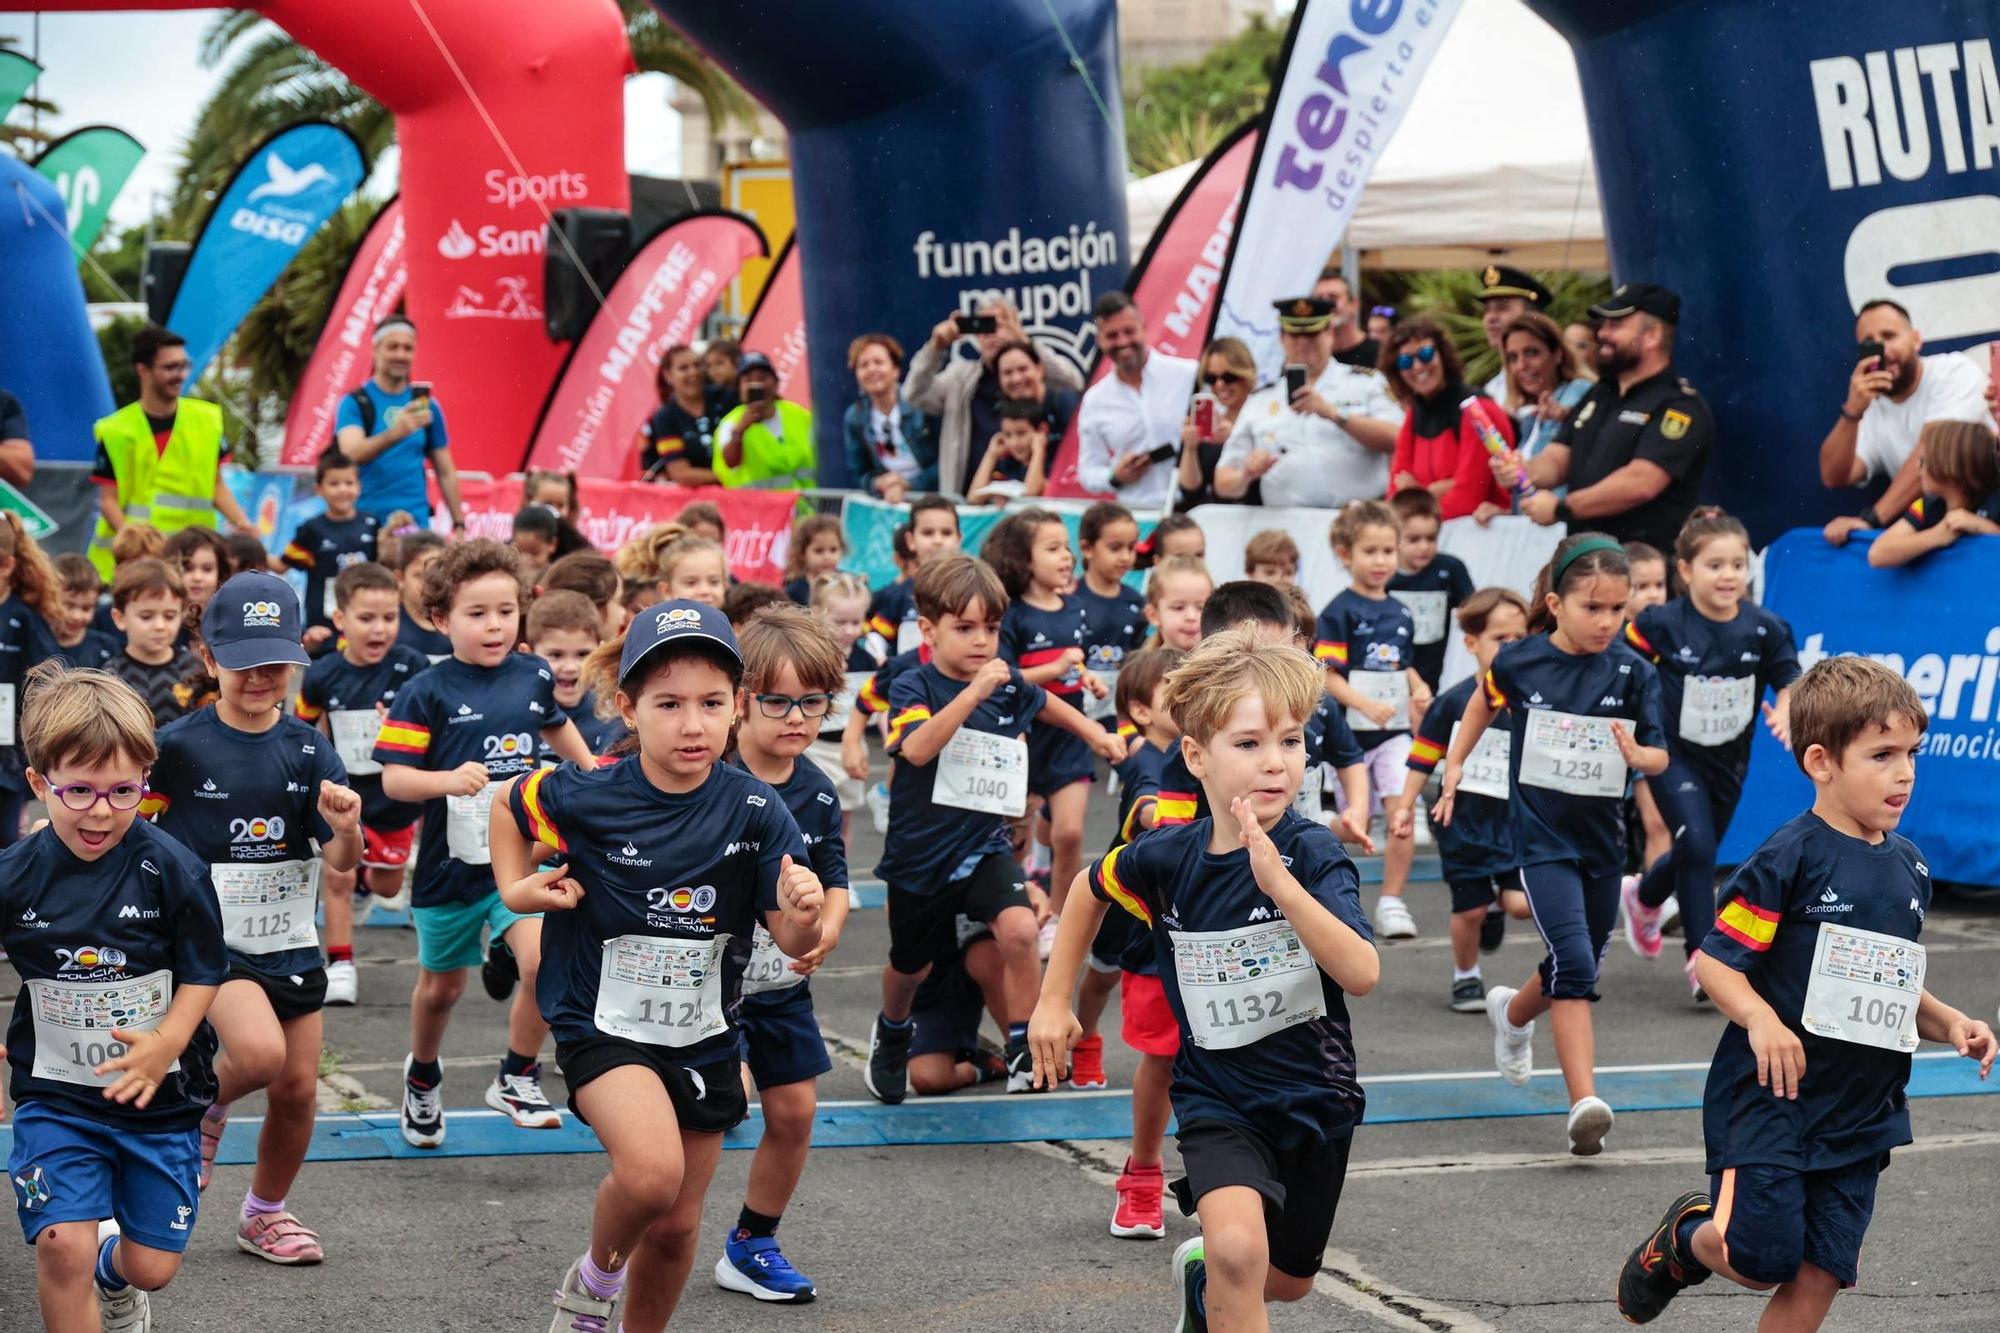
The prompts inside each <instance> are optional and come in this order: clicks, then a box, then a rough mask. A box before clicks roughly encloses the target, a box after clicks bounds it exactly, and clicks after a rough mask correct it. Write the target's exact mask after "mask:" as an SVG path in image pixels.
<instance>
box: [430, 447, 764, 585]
mask: <svg viewBox="0 0 2000 1333" xmlns="http://www.w3.org/2000/svg"><path fill="white" fill-rule="evenodd" d="M521 483H522V477H521V475H520V474H519V473H515V474H514V475H512V476H507V477H491V478H489V477H484V476H480V475H477V474H472V473H460V474H459V493H460V495H461V497H462V498H463V499H464V501H465V532H464V534H463V535H465V536H469V537H491V538H492V539H493V540H494V541H500V542H504V541H507V540H509V539H511V538H512V537H513V535H514V515H515V514H517V513H519V512H520V509H521V501H522V490H521ZM576 490H577V509H578V513H577V524H576V526H577V529H578V531H580V532H582V533H583V535H584V536H586V537H588V538H589V539H590V543H591V545H593V546H595V547H597V548H598V549H599V550H601V551H603V552H604V553H605V554H606V555H610V554H611V553H612V552H614V551H616V550H617V549H618V548H619V547H620V546H623V545H624V544H625V543H626V541H627V540H629V539H630V538H631V537H632V536H633V534H635V533H638V532H641V531H643V530H645V529H646V528H650V527H652V526H653V525H654V524H655V523H664V522H666V521H667V520H668V519H671V518H672V517H674V515H676V514H678V513H680V512H681V510H683V509H685V508H687V507H688V506H689V505H691V504H693V503H694V502H695V501H697V500H707V501H709V502H710V503H711V504H713V505H715V506H716V507H717V508H718V509H720V510H721V511H722V522H723V526H724V527H725V528H726V529H727V531H728V535H727V536H726V537H725V538H724V540H723V553H724V554H725V555H726V556H727V557H728V560H729V572H730V573H731V574H733V575H735V576H736V577H737V578H738V579H741V580H744V581H746V582H757V583H775V584H782V583H783V582H784V581H785V572H784V571H785V557H786V556H787V555H788V554H790V552H791V548H792V521H793V519H794V518H796V517H797V513H798V510H797V504H798V498H799V497H798V492H796V491H757V490H725V489H723V488H722V487H720V486H665V485H654V484H652V483H650V482H632V481H614V480H610V479H606V478H602V477H578V478H577V485H576ZM431 512H432V513H433V514H436V515H438V516H439V520H438V521H439V523H440V524H442V523H444V522H445V521H446V520H445V519H444V517H443V516H444V502H443V500H442V499H441V498H440V497H439V496H438V493H437V482H436V480H435V479H433V480H432V482H431Z"/></svg>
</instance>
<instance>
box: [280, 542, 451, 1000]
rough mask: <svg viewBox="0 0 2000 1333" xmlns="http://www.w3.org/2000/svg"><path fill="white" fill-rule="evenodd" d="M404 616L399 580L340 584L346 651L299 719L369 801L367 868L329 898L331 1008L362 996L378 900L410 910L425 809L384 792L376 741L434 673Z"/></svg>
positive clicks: (332, 881) (379, 577)
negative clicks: (409, 690) (366, 925)
mask: <svg viewBox="0 0 2000 1333" xmlns="http://www.w3.org/2000/svg"><path fill="white" fill-rule="evenodd" d="M400 614H401V608H400V606H399V603H398V593H397V589H396V576H395V575H394V574H391V573H390V572H389V571H388V570H387V569H384V568H383V567H382V566H381V565H378V564H373V563H371V562H367V561H364V562H363V563H361V564H358V565H349V566H348V567H347V568H346V569H343V570H341V571H340V573H339V574H338V575H337V576H335V578H334V580H333V628H334V630H335V631H336V633H337V634H338V636H339V637H338V640H337V642H338V643H339V648H338V649H337V650H336V651H334V652H330V653H321V654H320V655H319V657H318V658H317V659H315V660H314V662H313V664H312V665H311V666H309V667H307V668H306V673H305V676H304V677H303V678H302V679H301V680H300V682H299V695H298V698H297V699H296V700H295V701H294V702H293V704H292V712H293V713H294V714H295V715H296V716H297V717H298V719H299V720H300V721H301V722H304V723H306V724H308V725H310V726H314V727H317V728H319V729H320V731H321V732H323V733H325V735H326V737H327V739H329V740H331V741H332V742H333V748H334V751H335V752H336V753H337V754H339V756H340V762H341V763H342V764H343V765H344V766H345V767H346V769H347V785H348V786H350V787H352V788H353V789H354V790H355V791H356V792H357V793H359V794H360V796H361V869H360V871H359V873H358V874H357V873H356V872H355V871H353V870H336V869H334V868H333V867H332V866H331V865H329V866H328V867H327V869H326V873H325V876H324V881H323V882H324V892H322V894H321V895H320V898H321V902H322V903H323V905H324V910H325V913H326V932H325V942H326V1002H327V1003H328V1004H338V1005H349V1004H353V1003H355V1002H356V1000H357V999H359V997H360V978H359V976H358V975H357V973H356V972H355V968H354V922H355V916H356V909H357V898H358V900H359V905H360V906H361V907H363V908H367V907H372V906H373V903H372V901H371V897H372V898H380V899H381V900H383V902H385V903H389V904H392V905H393V904H400V905H402V906H405V907H407V906H408V905H409V895H408V893H407V892H406V891H405V889H404V887H403V874H404V872H405V871H407V870H408V869H409V867H410V851H411V849H412V848H413V847H414V846H415V845H416V839H417V819H418V818H419V816H421V815H422V814H423V810H422V809H421V808H420V807H418V806H416V805H413V804H411V803H409V802H407V801H393V800H390V799H389V797H388V795H387V794H386V793H385V792H383V790H382V765H380V764H379V763H377V762H375V742H376V739H377V737H378V735H379V734H380V732H381V730H382V718H383V716H384V715H385V714H386V712H387V710H388V707H389V705H390V704H392V703H394V702H395V701H396V696H397V694H399V693H401V691H402V690H403V688H404V687H405V686H407V685H408V684H409V683H410V682H411V681H412V680H415V679H416V678H417V676H418V675H420V674H421V673H422V672H424V671H426V670H428V669H429V667H430V664H431V662H430V659H429V658H428V657H425V656H424V655H423V654H422V653H420V652H418V651H417V650H416V649H415V648H412V647H410V646H409V645H407V644H403V643H398V642H397V641H396V625H397V618H398V616H399V615H400Z"/></svg>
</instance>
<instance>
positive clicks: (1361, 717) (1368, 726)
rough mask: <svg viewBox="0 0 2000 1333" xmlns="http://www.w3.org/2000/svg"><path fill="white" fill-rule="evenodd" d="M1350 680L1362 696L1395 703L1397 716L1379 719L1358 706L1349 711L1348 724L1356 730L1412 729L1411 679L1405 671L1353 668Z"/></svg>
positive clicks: (1380, 701) (1376, 700)
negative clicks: (1385, 720) (1360, 669)
mask: <svg viewBox="0 0 2000 1333" xmlns="http://www.w3.org/2000/svg"><path fill="white" fill-rule="evenodd" d="M1347 683H1348V684H1349V685H1352V686H1353V687H1354V688H1355V690H1356V691H1358V692H1359V693H1360V695H1361V697H1362V698H1364V699H1372V700H1374V701H1375V702H1376V703H1386V704H1391V705H1393V706H1394V707H1395V709H1396V715H1395V716H1394V717H1392V718H1390V719H1389V720H1388V721H1387V722H1377V721H1375V720H1374V719H1373V718H1371V717H1369V716H1368V715H1367V714H1366V713H1364V712H1362V711H1361V710H1360V709H1358V708H1350V709H1348V710H1347V725H1348V727H1349V728H1350V729H1352V730H1354V731H1408V730H1409V729H1410V678H1409V676H1407V675H1405V674H1404V673H1403V672H1401V671H1350V672H1348V673H1347Z"/></svg>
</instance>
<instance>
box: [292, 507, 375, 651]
mask: <svg viewBox="0 0 2000 1333" xmlns="http://www.w3.org/2000/svg"><path fill="white" fill-rule="evenodd" d="M381 529H382V520H380V519H379V518H376V517H375V515H373V514H359V513H357V514H355V515H354V516H353V517H351V518H344V519H335V518H328V517H327V516H326V515H325V514H315V515H313V516H312V517H311V518H309V519H307V520H306V521H305V522H303V523H301V524H299V530H298V531H297V532H296V533H294V534H293V536H292V540H291V542H290V543H289V544H287V545H286V547H285V553H284V555H283V556H282V557H281V558H282V559H283V560H284V562H285V564H286V565H287V566H289V567H290V568H292V569H298V570H303V571H304V572H305V576H306V600H305V611H306V624H308V625H326V626H329V627H330V626H331V625H332V624H333V581H334V579H336V578H338V577H339V576H340V571H341V570H343V569H346V568H347V567H348V566H349V565H358V564H362V563H363V562H365V561H369V560H373V559H374V558H375V538H376V534H377V533H379V532H380V531H381Z"/></svg>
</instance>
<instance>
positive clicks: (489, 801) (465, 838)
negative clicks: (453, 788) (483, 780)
mask: <svg viewBox="0 0 2000 1333" xmlns="http://www.w3.org/2000/svg"><path fill="white" fill-rule="evenodd" d="M498 790H500V784H498V783H496V782H489V783H487V784H486V785H485V786H484V787H481V788H480V789H479V790H478V791H477V792H474V793H473V794H472V795H470V796H447V797H445V798H444V804H445V820H444V846H445V850H446V851H447V852H449V853H450V854H451V859H452V860H454V861H463V862H465V864H467V865H469V866H490V865H492V864H493V849H492V847H491V845H490V840H491V838H492V836H493V827H492V825H491V824H490V823H489V822H488V818H489V816H490V814H491V812H492V810H493V793H495V792H496V791H498Z"/></svg>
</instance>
